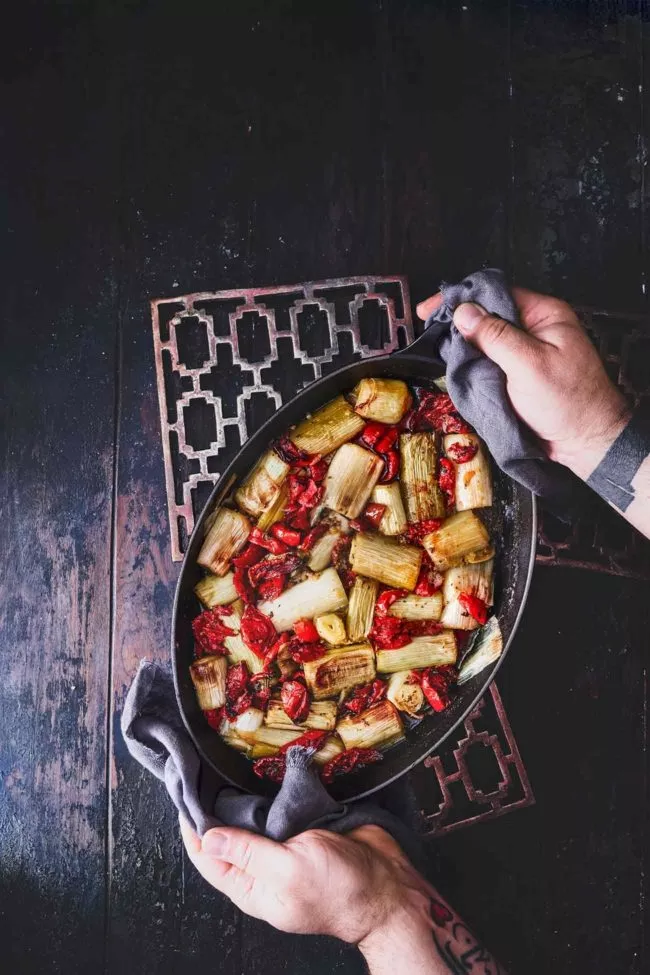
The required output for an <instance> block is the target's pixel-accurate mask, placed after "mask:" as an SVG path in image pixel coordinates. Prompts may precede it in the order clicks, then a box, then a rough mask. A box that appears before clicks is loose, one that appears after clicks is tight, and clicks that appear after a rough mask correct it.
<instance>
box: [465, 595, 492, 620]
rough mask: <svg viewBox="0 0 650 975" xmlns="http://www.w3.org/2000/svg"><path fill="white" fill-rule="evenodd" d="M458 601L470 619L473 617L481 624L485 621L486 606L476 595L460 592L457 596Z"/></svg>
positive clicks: (486, 616)
mask: <svg viewBox="0 0 650 975" xmlns="http://www.w3.org/2000/svg"><path fill="white" fill-rule="evenodd" d="M458 602H459V603H460V605H461V606H462V607H463V609H464V610H465V611H466V612H467V613H469V615H470V616H471V617H472V619H475V620H476V622H477V623H480V624H481V626H483V624H484V623H487V618H488V608H487V606H486V605H485V603H484V602H483V600H482V599H479V597H478V596H473V595H472V593H470V592H461V593H460V594H459V596H458Z"/></svg>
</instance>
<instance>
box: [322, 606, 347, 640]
mask: <svg viewBox="0 0 650 975" xmlns="http://www.w3.org/2000/svg"><path fill="white" fill-rule="evenodd" d="M314 626H315V627H316V630H317V632H318V635H319V637H320V638H321V640H324V641H325V643H329V645H330V646H332V647H337V646H339V645H340V644H341V643H345V641H346V640H347V638H348V635H347V633H346V632H345V623H344V622H343V620H342V619H341V617H340V616H337V615H336V613H326V614H325V616H317V617H316V619H315V620H314Z"/></svg>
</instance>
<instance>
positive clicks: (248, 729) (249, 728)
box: [232, 708, 264, 735]
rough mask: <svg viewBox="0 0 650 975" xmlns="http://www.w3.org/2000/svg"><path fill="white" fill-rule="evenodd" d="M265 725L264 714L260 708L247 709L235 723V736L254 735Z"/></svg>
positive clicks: (239, 715)
mask: <svg viewBox="0 0 650 975" xmlns="http://www.w3.org/2000/svg"><path fill="white" fill-rule="evenodd" d="M263 724H264V712H263V711H260V709H259V708H246V710H245V711H242V713H241V714H238V715H237V717H236V718H235V720H234V721H233V724H232V726H233V728H234V730H235V734H237V735H245V734H253V732H255V731H257V729H258V728H261V727H262V725H263Z"/></svg>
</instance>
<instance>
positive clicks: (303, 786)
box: [121, 660, 426, 864]
mask: <svg viewBox="0 0 650 975" xmlns="http://www.w3.org/2000/svg"><path fill="white" fill-rule="evenodd" d="M121 728H122V735H123V736H124V741H125V742H126V747H127V748H128V750H129V752H130V753H131V755H132V756H133V758H135V759H136V760H137V761H138V762H140V764H141V765H143V766H144V768H146V769H147V770H148V771H149V772H152V773H153V774H154V775H155V776H156V778H157V779H160V780H161V782H164V783H165V785H166V787H167V791H168V792H169V795H170V797H171V799H172V801H173V802H174V805H175V806H176V808H177V809H178V811H179V812H180V813H181V814H182V815H183V816H184V817H185V819H186V820H187V821H188V822H189V823H190V824H191V825H192V826H193V827H194V829H195V830H196V832H197V833H198V834H199V835H200V836H202V835H203V834H204V833H205V832H206V831H207V830H209V829H212V828H213V827H215V826H238V827H242V828H244V829H249V830H251V831H252V832H254V833H261V834H264V835H265V836H268V837H270V838H271V839H274V840H280V841H281V840H286V839H288V838H289V837H291V836H295V835H296V834H297V833H300V832H302V831H303V830H306V829H316V828H318V829H329V830H332V831H333V832H335V833H347V832H349V831H350V830H352V829H356V828H357V827H359V826H367V825H370V824H372V825H375V826H381V827H383V828H384V829H385V830H387V831H388V832H389V833H391V835H392V836H393V837H394V838H395V840H396V841H397V842H398V843H399V844H400V846H401V847H402V849H403V850H404V852H405V853H406V854H407V856H408V857H409V859H410V860H411V861H412V862H413V863H417V864H421V863H422V860H423V858H424V857H426V853H425V851H424V847H423V846H422V844H421V841H420V839H419V838H418V836H417V833H416V830H417V829H418V827H419V825H420V816H419V814H418V812H417V808H416V804H415V798H414V796H413V793H412V791H411V789H410V786H409V784H408V782H407V780H406V779H404V778H402V779H401V780H400V781H399V782H397V783H396V784H394V785H393V786H390V787H389V788H386V789H383V790H382V792H380V793H378V794H377V795H376V799H375V801H374V802H369V801H365V800H362V801H360V802H355V803H341V802H337V801H336V800H335V799H333V798H332V797H331V796H330V795H329V793H328V792H327V790H326V789H325V787H324V785H323V784H322V782H321V781H320V778H319V777H318V775H317V773H316V771H315V770H314V769H313V768H312V766H311V760H312V753H311V752H310V751H309V750H307V749H305V748H291V749H289V752H288V754H287V771H286V774H285V777H284V782H283V783H282V787H281V789H280V791H279V792H278V794H277V796H276V797H275V798H274V799H268V798H263V797H262V796H254V795H250V794H248V793H245V792H241V791H239V790H238V789H233V788H232V787H231V786H229V785H226V784H225V783H224V782H223V780H222V779H221V778H220V777H219V776H218V775H217V773H216V772H215V771H214V769H213V768H212V767H211V766H210V765H208V764H207V763H206V762H204V761H202V760H201V758H200V756H199V754H198V752H197V750H196V748H195V746H194V743H193V742H192V739H191V738H190V736H189V734H188V732H187V730H186V728H185V725H184V724H183V721H182V719H181V716H180V712H179V710H178V704H177V702H176V695H175V693H174V684H173V681H172V678H171V675H170V674H169V673H168V671H167V670H166V669H165V668H163V667H161V666H160V665H159V664H155V663H150V662H149V661H147V660H143V661H141V663H140V667H139V669H138V672H137V674H136V676H135V679H134V681H133V684H132V685H131V687H130V689H129V692H128V694H127V696H126V701H125V702H124V711H123V712H122V719H121Z"/></svg>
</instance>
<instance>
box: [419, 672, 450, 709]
mask: <svg viewBox="0 0 650 975" xmlns="http://www.w3.org/2000/svg"><path fill="white" fill-rule="evenodd" d="M419 679H420V686H421V687H422V691H423V693H424V696H425V697H426V699H427V702H428V703H429V704H430V706H431V707H432V708H433V710H434V711H444V710H445V708H446V707H447V706H448V704H449V701H450V697H449V689H448V683H447V679H446V676H445V674H444V673H441V672H440V671H437V670H435V668H433V667H428V668H427V669H426V670H422V671H420V674H419Z"/></svg>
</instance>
